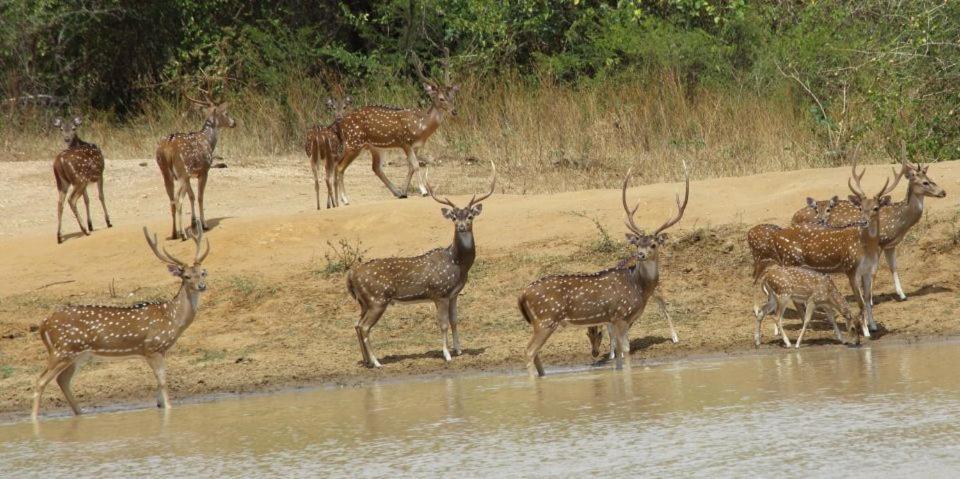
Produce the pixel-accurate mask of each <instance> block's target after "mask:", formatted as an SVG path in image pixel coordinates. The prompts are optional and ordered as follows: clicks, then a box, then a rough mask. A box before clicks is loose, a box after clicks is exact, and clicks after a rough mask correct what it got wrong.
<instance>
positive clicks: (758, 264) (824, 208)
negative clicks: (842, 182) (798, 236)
mask: <svg viewBox="0 0 960 479" xmlns="http://www.w3.org/2000/svg"><path fill="white" fill-rule="evenodd" d="M838 201H840V199H839V198H838V197H836V196H834V197H833V198H831V199H829V200H826V201H816V200H814V199H813V198H810V197H807V208H805V214H810V215H812V217H813V221H812V222H818V223H820V224H824V223H825V222H826V219H827V217H828V216H829V215H830V211H831V210H832V209H833V208H834V207H836V205H837V202H838ZM782 229H783V228H782V227H781V226H779V225H774V224H769V223H765V224H759V225H756V226H754V227H752V228H750V229H749V230H747V246H749V247H750V253H751V255H752V256H753V280H754V281H758V280H759V279H760V273H761V272H762V271H763V268H764V266H765V264H764V263H765V262H767V261H770V258H773V256H774V255H775V254H776V251H775V249H774V245H773V237H774V235H776V234H777V232H778V231H780V230H782Z"/></svg>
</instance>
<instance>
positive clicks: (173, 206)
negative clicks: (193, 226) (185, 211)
mask: <svg viewBox="0 0 960 479" xmlns="http://www.w3.org/2000/svg"><path fill="white" fill-rule="evenodd" d="M163 188H164V189H165V190H166V191H167V198H169V199H170V218H171V219H172V220H173V228H172V229H171V231H170V238H169V239H177V238H178V232H177V197H176V195H175V194H174V191H173V178H171V177H170V173H169V172H167V173H163Z"/></svg>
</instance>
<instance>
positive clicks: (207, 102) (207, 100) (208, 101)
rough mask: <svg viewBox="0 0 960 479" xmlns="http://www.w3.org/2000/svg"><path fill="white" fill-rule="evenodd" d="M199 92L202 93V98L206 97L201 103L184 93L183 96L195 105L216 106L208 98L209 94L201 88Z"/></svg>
mask: <svg viewBox="0 0 960 479" xmlns="http://www.w3.org/2000/svg"><path fill="white" fill-rule="evenodd" d="M200 91H202V92H203V93H204V96H205V97H206V98H205V99H204V100H203V101H201V100H197V99H196V98H193V97H191V96H190V95H187V94H186V93H184V94H183V96H185V97H187V100H190V101H192V102H193V103H196V104H197V105H203V106H216V103H215V102H214V101H213V99H211V98H210V93H208V92H207V91H206V90H204V89H202V88H201V89H200Z"/></svg>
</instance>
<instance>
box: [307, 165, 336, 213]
mask: <svg viewBox="0 0 960 479" xmlns="http://www.w3.org/2000/svg"><path fill="white" fill-rule="evenodd" d="M314 155H316V152H314ZM318 161H319V159H318V158H316V157H314V158H311V159H310V170H311V171H313V191H314V192H315V193H316V194H317V209H318V210H319V209H320V164H319V163H318ZM331 166H333V165H332V164H331V163H330V161H324V162H323V173H324V177H323V182H324V184H325V185H326V186H327V208H328V209H329V208H332V207H333V191H334V190H335V189H336V187H335V186H334V184H333V183H334V181H333V180H334V178H335V176H334V175H335V173H333V172H332V171H331Z"/></svg>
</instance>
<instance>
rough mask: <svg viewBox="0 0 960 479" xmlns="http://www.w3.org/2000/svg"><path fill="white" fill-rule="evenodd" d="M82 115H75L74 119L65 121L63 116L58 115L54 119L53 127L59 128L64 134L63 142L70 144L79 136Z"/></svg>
mask: <svg viewBox="0 0 960 479" xmlns="http://www.w3.org/2000/svg"><path fill="white" fill-rule="evenodd" d="M80 123H81V121H80V117H79V116H75V117H73V121H68V122H64V121H63V118H60V117H57V118H56V119H55V120H53V127H54V128H59V129H60V133H62V134H63V142H64V143H66V144H67V146H70V145H72V144H73V140H75V139H76V138H77V129H78V128H80Z"/></svg>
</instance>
